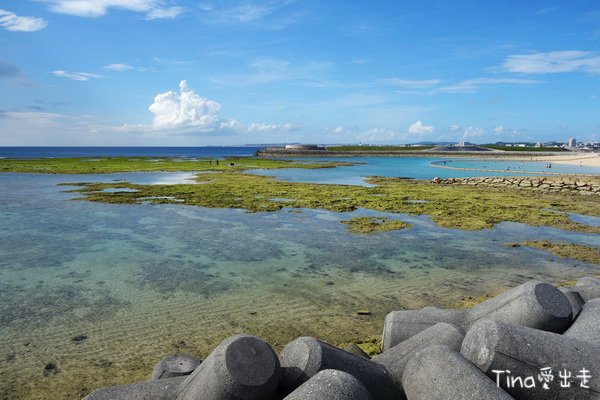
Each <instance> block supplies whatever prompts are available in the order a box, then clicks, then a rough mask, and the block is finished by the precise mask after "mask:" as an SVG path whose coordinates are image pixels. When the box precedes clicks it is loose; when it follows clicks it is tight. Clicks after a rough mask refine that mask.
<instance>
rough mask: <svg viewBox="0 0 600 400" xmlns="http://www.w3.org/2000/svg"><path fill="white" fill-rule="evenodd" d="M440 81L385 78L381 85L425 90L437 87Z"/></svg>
mask: <svg viewBox="0 0 600 400" xmlns="http://www.w3.org/2000/svg"><path fill="white" fill-rule="evenodd" d="M441 82H442V81H441V80H440V79H423V80H413V79H400V78H385V79H382V80H381V83H385V84H389V85H392V86H398V87H401V88H406V89H413V90H414V89H427V88H431V87H433V86H437V85H439V84H440V83H441Z"/></svg>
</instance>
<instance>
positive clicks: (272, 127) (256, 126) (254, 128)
mask: <svg viewBox="0 0 600 400" xmlns="http://www.w3.org/2000/svg"><path fill="white" fill-rule="evenodd" d="M300 128H302V127H301V126H299V125H294V124H289V123H288V124H262V123H257V122H254V123H252V124H250V125H249V126H248V128H247V129H246V130H247V131H248V132H281V131H293V130H298V129H300Z"/></svg>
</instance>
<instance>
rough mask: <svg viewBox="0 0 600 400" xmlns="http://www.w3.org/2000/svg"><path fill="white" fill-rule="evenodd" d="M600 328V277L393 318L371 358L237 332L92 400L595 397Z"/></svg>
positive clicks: (598, 394) (530, 285) (310, 342)
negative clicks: (277, 348) (276, 345)
mask: <svg viewBox="0 0 600 400" xmlns="http://www.w3.org/2000/svg"><path fill="white" fill-rule="evenodd" d="M599 321H600V280H599V279H596V278H592V277H585V278H582V279H580V280H579V281H577V283H576V285H575V286H570V287H563V288H560V289H559V288H556V287H554V286H552V285H549V284H547V283H542V282H538V281H529V282H527V283H524V284H522V285H520V286H518V287H516V288H514V289H511V290H509V291H508V292H505V293H504V294H501V295H499V296H497V297H494V298H491V299H489V300H486V301H484V302H482V303H480V304H478V305H476V306H475V307H473V308H471V309H467V310H442V309H438V308H434V307H426V308H423V309H421V310H402V311H393V312H391V313H390V314H388V316H387V317H386V319H385V323H384V329H383V340H382V350H383V352H382V354H380V355H378V356H376V357H374V358H373V359H370V358H369V356H367V355H366V354H364V353H363V352H362V351H360V349H358V350H357V349H356V346H354V347H352V346H350V347H348V348H347V349H346V350H343V349H340V348H336V347H334V346H331V345H329V344H327V343H325V342H322V341H320V340H318V339H315V338H312V337H299V338H297V339H295V340H293V341H292V342H290V343H289V344H288V345H287V346H286V347H285V348H284V349H283V350H282V351H281V353H280V354H279V355H277V354H275V352H274V351H273V350H272V348H271V346H269V344H267V343H265V342H264V341H263V340H261V339H260V338H258V337H256V336H251V335H236V336H232V337H230V338H227V339H225V340H224V341H223V342H221V344H219V345H218V346H217V347H216V348H215V349H214V350H213V352H212V353H211V354H210V355H209V356H208V357H207V358H206V359H205V360H204V361H202V360H200V359H199V358H196V357H193V356H189V355H182V354H180V355H175V356H168V357H166V358H164V359H163V360H161V361H159V362H158V364H157V365H156V366H155V368H154V371H153V372H152V377H151V380H150V381H146V382H140V383H134V384H128V385H121V386H114V387H109V388H104V389H98V390H95V391H93V392H92V393H91V394H89V395H88V396H87V397H86V400H113V399H123V400H142V399H145V400H196V399H203V400H237V399H245V400H259V399H265V400H281V399H283V400H321V399H332V400H378V399H382V400H398V399H400V400H401V399H405V400H425V399H427V400H446V399H454V400H470V399H479V398H480V399H491V400H511V399H517V400H530V399H531V400H533V399H536V400H537V399H547V398H552V399H559V400H562V399H565V400H566V399H574V398H577V399H598V398H600V379H599V377H600V361H598V360H600V346H599V345H598V343H599V342H600V323H599Z"/></svg>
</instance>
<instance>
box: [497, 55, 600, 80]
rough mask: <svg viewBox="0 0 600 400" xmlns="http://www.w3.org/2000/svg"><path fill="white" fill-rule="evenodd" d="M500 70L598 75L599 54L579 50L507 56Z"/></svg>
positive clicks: (599, 67) (599, 65)
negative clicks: (581, 72)
mask: <svg viewBox="0 0 600 400" xmlns="http://www.w3.org/2000/svg"><path fill="white" fill-rule="evenodd" d="M502 68H504V69H505V70H507V71H509V72H516V73H525V74H552V73H560V72H572V71H584V72H589V73H592V74H600V54H598V53H594V52H590V51H579V50H568V51H550V52H546V53H533V54H516V55H511V56H508V57H507V58H506V60H505V61H504V63H503V64H502Z"/></svg>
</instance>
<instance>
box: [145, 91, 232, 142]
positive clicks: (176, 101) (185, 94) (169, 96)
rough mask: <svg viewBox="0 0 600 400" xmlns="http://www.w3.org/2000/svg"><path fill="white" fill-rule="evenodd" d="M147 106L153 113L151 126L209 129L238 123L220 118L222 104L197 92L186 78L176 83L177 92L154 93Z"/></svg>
mask: <svg viewBox="0 0 600 400" xmlns="http://www.w3.org/2000/svg"><path fill="white" fill-rule="evenodd" d="M148 110H150V112H151V113H153V114H154V119H153V122H152V124H153V127H154V128H155V129H159V130H168V129H182V128H194V129H195V130H198V131H201V132H211V131H217V130H220V129H233V128H236V127H238V126H239V123H238V122H237V121H235V120H226V119H223V118H221V117H220V116H219V111H220V110H221V105H220V104H219V103H217V102H216V101H214V100H209V99H206V98H204V97H201V96H199V95H198V94H196V92H194V91H193V90H191V89H190V88H189V87H188V84H187V82H186V81H181V82H180V83H179V92H174V91H168V92H166V93H160V94H158V95H156V97H155V98H154V103H152V104H151V105H150V107H148Z"/></svg>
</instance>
